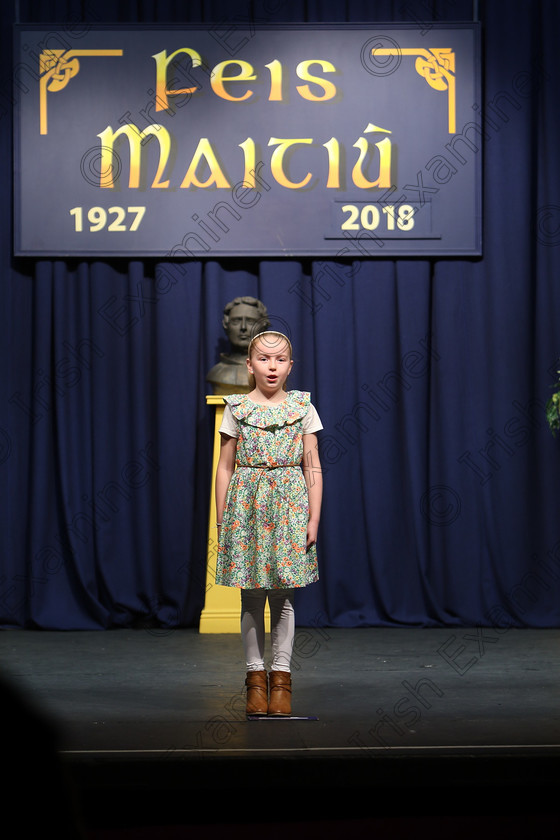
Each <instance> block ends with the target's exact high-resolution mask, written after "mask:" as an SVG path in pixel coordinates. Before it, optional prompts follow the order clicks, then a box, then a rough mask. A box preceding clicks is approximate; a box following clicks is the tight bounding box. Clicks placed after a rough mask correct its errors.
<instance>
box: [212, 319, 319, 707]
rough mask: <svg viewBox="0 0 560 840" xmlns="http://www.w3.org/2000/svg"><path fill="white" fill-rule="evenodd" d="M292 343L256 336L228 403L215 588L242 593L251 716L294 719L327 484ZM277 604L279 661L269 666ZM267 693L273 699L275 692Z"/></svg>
mask: <svg viewBox="0 0 560 840" xmlns="http://www.w3.org/2000/svg"><path fill="white" fill-rule="evenodd" d="M292 365H293V358H292V345H291V343H290V340H289V339H288V338H287V336H285V335H284V334H283V333H279V332H275V331H272V330H268V331H266V332H262V333H259V334H258V335H256V336H255V337H254V338H253V339H252V341H251V343H250V344H249V349H248V359H247V369H248V371H249V382H250V385H251V386H252V388H253V390H252V391H250V393H249V394H232V395H230V396H227V397H224V402H225V403H226V406H225V409H224V418H223V422H222V425H221V426H220V434H221V448H220V458H219V462H218V467H217V473H216V515H217V520H216V521H217V525H218V534H219V538H218V539H219V546H218V558H217V563H216V583H218V584H222V585H223V586H236V587H238V588H240V589H241V637H242V640H243V647H244V652H245V659H246V664H247V676H246V680H245V684H246V686H247V714H248V715H266V714H268V715H285V716H289V715H290V714H291V691H292V684H291V673H290V665H291V657H292V649H293V643H294V634H295V618H294V589H295V588H296V587H300V586H307V585H308V584H310V583H314V582H315V581H316V580H318V578H319V575H318V569H317V552H316V546H315V543H316V540H317V528H318V525H319V517H320V513H321V500H322V492H323V481H322V473H321V465H320V462H319V454H318V448H317V436H316V432H318V431H319V430H320V429H322V428H323V426H322V424H321V421H320V419H319V416H318V414H317V412H316V410H315V408H314V407H313V405H312V404H311V402H310V395H309V393H307V392H305V391H286V380H287V378H288V376H289V374H290V371H291V369H292ZM267 598H268V603H269V607H270V623H271V628H270V630H271V641H272V665H271V670H270V684H268V680H267V672H266V670H265V665H264V645H265V628H264V610H265V604H266V599H267ZM269 690H270V693H269Z"/></svg>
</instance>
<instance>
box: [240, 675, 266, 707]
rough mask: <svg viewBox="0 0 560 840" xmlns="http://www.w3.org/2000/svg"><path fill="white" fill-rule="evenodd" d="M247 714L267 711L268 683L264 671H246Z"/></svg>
mask: <svg viewBox="0 0 560 840" xmlns="http://www.w3.org/2000/svg"><path fill="white" fill-rule="evenodd" d="M245 685H246V686H247V710H246V712H247V714H248V715H266V713H267V712H268V684H267V680H266V671H247V678H246V679H245Z"/></svg>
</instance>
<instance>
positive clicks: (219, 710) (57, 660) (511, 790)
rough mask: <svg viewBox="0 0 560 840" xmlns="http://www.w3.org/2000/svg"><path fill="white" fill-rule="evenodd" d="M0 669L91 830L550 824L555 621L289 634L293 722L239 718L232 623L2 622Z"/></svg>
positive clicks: (533, 832)
mask: <svg viewBox="0 0 560 840" xmlns="http://www.w3.org/2000/svg"><path fill="white" fill-rule="evenodd" d="M0 661H1V662H2V666H3V671H4V674H5V675H6V676H7V677H8V678H9V682H10V684H11V685H13V686H15V687H16V688H21V689H23V691H24V693H25V697H26V698H27V699H28V700H29V701H30V702H31V704H32V707H33V708H34V709H35V710H37V709H38V710H40V711H41V712H42V713H43V714H44V715H46V716H47V718H48V719H49V720H50V721H52V722H54V723H55V724H57V726H58V733H59V742H58V743H59V748H60V751H61V755H62V758H63V765H64V768H65V769H66V770H67V771H68V773H69V776H70V783H71V787H72V790H73V791H74V792H75V794H76V797H77V801H78V807H79V811H80V814H81V815H82V819H83V824H84V825H85V826H86V829H87V836H88V837H113V836H115V837H116V836H120V837H132V836H137V837H175V836H177V837H184V836H191V835H193V836H194V835H196V836H197V837H200V838H204V837H209V836H214V834H212V832H213V831H214V830H217V831H218V833H220V832H221V834H222V836H223V835H224V834H226V835H228V836H229V837H234V836H235V837H237V836H241V835H243V836H244V837H248V836H249V835H250V834H251V832H252V831H253V830H260V828H261V827H262V826H264V825H266V824H267V823H268V825H267V827H266V840H270V839H271V838H275V837H277V836H278V837H280V836H282V837H286V835H287V834H288V833H290V834H291V835H292V836H293V837H299V836H301V837H304V836H305V837H314V836H325V835H327V836H329V834H331V833H333V832H336V833H341V832H347V831H351V830H353V829H355V830H360V831H362V832H365V831H369V830H371V831H375V832H376V836H377V838H385V837H391V838H399V837H401V836H402V837H405V836H406V837H407V840H410V838H411V835H414V836H417V837H418V836H426V832H428V833H429V836H430V837H431V838H438V837H449V835H450V834H453V835H454V838H462V837H472V836H473V835H478V837H481V836H488V837H490V836H491V837H492V838H494V840H495V839H496V838H500V837H502V836H503V837H508V838H511V837H539V838H545V837H549V836H550V837H555V836H558V827H559V826H560V820H559V815H560V807H559V805H558V802H557V800H558V791H559V782H560V704H559V699H560V690H559V689H560V680H559V677H560V667H559V662H560V630H514V629H509V630H501V631H498V630H493V629H490V628H485V629H481V628H476V629H437V630H435V629H428V630H421V629H376V628H372V629H365V630H339V629H337V630H334V629H329V628H326V629H322V628H319V629H315V628H313V629H306V628H300V629H299V630H298V632H297V635H296V649H295V653H294V668H293V684H294V695H293V713H294V716H297V717H299V718H301V719H291V720H282V719H268V720H266V719H265V720H259V721H247V720H246V718H245V714H244V697H243V680H244V665H243V659H242V650H241V642H240V639H239V637H238V636H237V635H200V634H199V633H198V631H196V630H180V631H171V632H165V631H161V630H150V629H145V630H134V631H132V630H131V631H128V630H119V631H108V632H34V631H19V630H7V631H3V632H2V633H0ZM306 718H310V719H306ZM3 728H4V730H5V732H6V733H8V734H11V735H12V738H11V740H10V743H11V744H12V745H13V747H12V749H13V755H15V754H17V755H19V757H20V760H21V761H24V764H25V765H26V766H27V769H28V771H31V769H32V768H33V767H34V764H36V762H37V753H38V749H37V741H36V740H34V738H33V735H32V731H31V729H30V727H28V726H27V725H26V724H25V722H24V723H23V724H22V723H21V722H20V720H19V718H18V716H17V715H15V716H14V715H13V713H11V711H10V709H9V707H8V708H7V709H5V710H4V714H3ZM9 755H10V753H9V752H8V756H6V753H4V762H3V765H4V767H5V768H7V767H8V766H9V763H7V761H8V757H9ZM14 784H15V783H14ZM30 802H32V799H30ZM248 824H250V825H249V828H247V826H248ZM119 826H120V827H121V828H120V830H117V829H119ZM141 826H145V827H150V828H146V829H145V833H142V832H141V831H140V829H139V827H141ZM133 827H137V830H136V831H135V832H132V831H131V829H132V828H133ZM156 827H157V828H156ZM236 827H237V828H236ZM125 829H126V830H125ZM420 829H422V831H424V830H425V832H424V833H421V831H420ZM237 830H238V831H239V834H237V833H236V831H237ZM276 831H278V832H279V833H278V834H276V833H275V832H276ZM22 836H26V835H25V834H22ZM29 836H31V835H29ZM59 836H60V835H59Z"/></svg>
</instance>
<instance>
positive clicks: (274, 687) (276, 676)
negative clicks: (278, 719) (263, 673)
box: [268, 671, 292, 716]
mask: <svg viewBox="0 0 560 840" xmlns="http://www.w3.org/2000/svg"><path fill="white" fill-rule="evenodd" d="M269 676H270V700H269V703H268V714H269V715H284V716H287V715H291V713H292V675H291V674H290V673H289V672H288V671H271V672H270V675H269Z"/></svg>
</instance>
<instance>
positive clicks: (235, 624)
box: [199, 394, 270, 633]
mask: <svg viewBox="0 0 560 840" xmlns="http://www.w3.org/2000/svg"><path fill="white" fill-rule="evenodd" d="M206 403H207V405H213V406H215V407H216V411H215V418H214V448H213V457H212V483H211V490H210V514H209V517H208V519H209V521H208V551H207V557H206V599H205V602H204V609H203V610H202V613H201V615H200V625H199V632H200V633H239V632H240V630H241V625H240V618H241V590H239V589H238V588H237V587H234V586H220V585H219V584H217V583H216V555H217V549H218V531H217V528H216V497H215V493H214V489H215V479H216V468H217V466H218V459H219V457H220V433H219V431H218V430H219V428H220V426H221V424H222V418H223V416H224V407H225V404H224V398H223V395H221V394H208V395H207V397H206ZM265 629H266V632H269V630H270V611H269V609H268V604H267V607H266V612H265Z"/></svg>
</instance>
